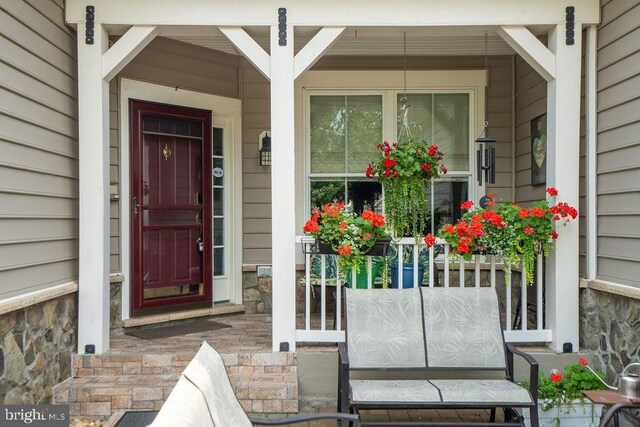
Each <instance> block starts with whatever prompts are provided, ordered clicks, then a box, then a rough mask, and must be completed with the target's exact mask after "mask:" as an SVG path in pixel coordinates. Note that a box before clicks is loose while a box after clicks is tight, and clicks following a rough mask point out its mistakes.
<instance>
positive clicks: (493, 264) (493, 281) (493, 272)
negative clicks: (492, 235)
mask: <svg viewBox="0 0 640 427" xmlns="http://www.w3.org/2000/svg"><path fill="white" fill-rule="evenodd" d="M489 258H490V259H491V274H490V277H489V282H490V284H491V287H492V288H495V287H496V256H495V255H489Z"/></svg>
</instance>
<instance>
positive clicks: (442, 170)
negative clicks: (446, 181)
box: [440, 165, 447, 173]
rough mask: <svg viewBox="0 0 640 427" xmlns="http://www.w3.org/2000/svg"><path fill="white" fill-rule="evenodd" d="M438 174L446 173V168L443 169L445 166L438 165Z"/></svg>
mask: <svg viewBox="0 0 640 427" xmlns="http://www.w3.org/2000/svg"><path fill="white" fill-rule="evenodd" d="M440 172H442V173H447V168H446V167H445V165H440Z"/></svg>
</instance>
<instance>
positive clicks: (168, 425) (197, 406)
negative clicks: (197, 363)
mask: <svg viewBox="0 0 640 427" xmlns="http://www.w3.org/2000/svg"><path fill="white" fill-rule="evenodd" d="M175 426H183V427H215V426H214V424H213V421H212V420H211V415H210V414H209V409H208V408H207V402H206V401H205V399H204V396H202V393H200V391H198V389H197V388H196V386H194V385H193V384H192V383H190V382H189V381H188V380H187V379H186V378H184V377H180V379H179V380H178V383H177V384H176V386H175V387H174V388H173V390H172V391H171V394H170V395H169V397H168V398H167V401H166V402H164V405H162V409H160V412H158V415H157V416H156V418H155V420H154V421H153V423H152V424H151V427H175Z"/></svg>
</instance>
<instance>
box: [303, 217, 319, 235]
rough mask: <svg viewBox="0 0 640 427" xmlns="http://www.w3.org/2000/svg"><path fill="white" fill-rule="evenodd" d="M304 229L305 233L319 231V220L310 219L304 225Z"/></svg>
mask: <svg viewBox="0 0 640 427" xmlns="http://www.w3.org/2000/svg"><path fill="white" fill-rule="evenodd" d="M302 230H303V231H304V232H305V233H319V232H320V227H319V226H318V222H317V221H314V220H313V219H310V220H309V221H307V223H306V224H305V225H304V228H303V229H302Z"/></svg>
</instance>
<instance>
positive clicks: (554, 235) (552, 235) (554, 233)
mask: <svg viewBox="0 0 640 427" xmlns="http://www.w3.org/2000/svg"><path fill="white" fill-rule="evenodd" d="M551 238H552V239H554V240H555V239H557V238H558V233H556V232H555V231H552V232H551Z"/></svg>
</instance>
